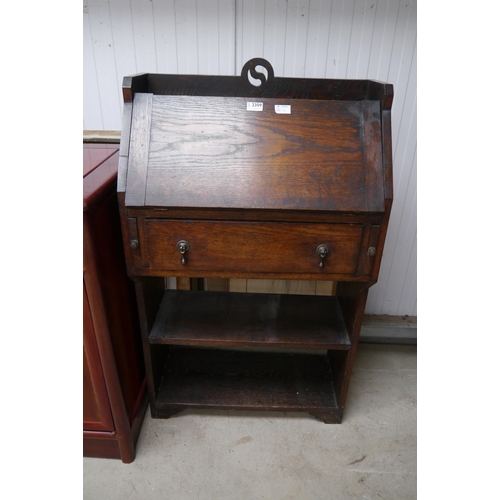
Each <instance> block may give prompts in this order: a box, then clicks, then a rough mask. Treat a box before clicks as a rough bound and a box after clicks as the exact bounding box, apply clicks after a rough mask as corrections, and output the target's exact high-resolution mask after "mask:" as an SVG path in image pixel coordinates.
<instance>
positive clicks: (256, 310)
mask: <svg viewBox="0 0 500 500" xmlns="http://www.w3.org/2000/svg"><path fill="white" fill-rule="evenodd" d="M149 342H150V343H151V344H170V345H198V346H232V347H284V348H294V347H295V348H301V349H303V348H308V349H340V350H347V349H349V348H350V345H351V344H350V342H349V336H348V334H347V331H346V327H345V324H344V321H343V319H342V313H341V310H340V306H339V303H338V300H337V298H336V297H326V296H325V297H321V296H320V297H318V296H305V295H304V296H302V295H277V294H257V293H256V294H239V293H230V292H194V291H179V290H167V291H166V292H165V295H164V297H163V300H162V302H161V305H160V308H159V311H158V314H157V316H156V320H155V322H154V324H153V327H152V329H151V333H150V335H149Z"/></svg>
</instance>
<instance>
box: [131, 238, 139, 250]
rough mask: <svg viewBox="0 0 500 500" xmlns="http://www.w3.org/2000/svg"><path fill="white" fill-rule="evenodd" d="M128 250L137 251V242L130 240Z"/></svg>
mask: <svg viewBox="0 0 500 500" xmlns="http://www.w3.org/2000/svg"><path fill="white" fill-rule="evenodd" d="M130 248H131V249H132V250H137V249H138V248H139V242H138V241H137V240H130Z"/></svg>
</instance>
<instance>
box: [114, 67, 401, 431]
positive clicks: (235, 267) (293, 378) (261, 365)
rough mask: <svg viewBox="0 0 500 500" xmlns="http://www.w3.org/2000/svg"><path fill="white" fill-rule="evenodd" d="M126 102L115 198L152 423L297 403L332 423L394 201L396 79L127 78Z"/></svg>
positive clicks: (255, 72) (338, 417) (254, 70)
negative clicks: (253, 287)
mask: <svg viewBox="0 0 500 500" xmlns="http://www.w3.org/2000/svg"><path fill="white" fill-rule="evenodd" d="M261 66H263V67H264V68H265V69H266V70H267V77H266V76H265V74H264V72H263V71H261V68H260V67H261ZM249 75H251V76H252V77H253V78H256V79H258V80H260V82H261V85H260V86H254V85H253V84H252V83H251V81H250V79H249ZM123 95H124V101H125V107H126V110H127V113H128V114H127V113H126V114H125V117H124V125H123V127H124V130H125V131H126V132H125V134H124V144H123V145H122V148H121V150H120V155H121V158H122V160H121V163H120V175H121V179H122V180H121V182H120V185H119V188H118V190H119V193H118V202H119V206H120V214H121V223H122V231H123V245H124V249H125V255H126V259H127V272H128V274H129V275H130V276H131V277H132V278H133V279H134V280H135V282H136V294H137V301H138V307H139V312H140V318H141V335H142V342H143V348H144V356H145V364H146V372H147V378H148V390H149V393H150V400H149V401H150V408H151V415H152V416H153V417H154V418H168V417H170V416H171V415H173V414H175V413H178V412H180V411H182V410H184V409H187V408H201V409H203V408H224V409H254V410H258V409H261V410H282V411H283V410H290V411H292V410H293V411H305V412H309V413H310V414H312V415H314V416H315V417H316V418H319V419H320V420H322V421H324V422H326V423H340V422H341V421H342V415H343V410H344V407H345V402H346V398H347V391H348V387H349V382H350V377H351V374H352V369H353V365H354V359H355V354H356V347H357V344H358V341H359V332H360V328H361V322H362V318H363V312H364V308H365V304H366V298H367V294H368V290H369V288H370V287H371V286H372V285H373V284H374V283H375V282H376V281H377V279H378V273H379V269H380V263H381V259H382V253H383V247H384V242H385V238H386V234H387V227H388V221H389V214H390V210H391V205H392V198H393V188H392V182H393V181H392V145H391V116H390V112H391V106H392V100H393V87H392V85H390V84H384V83H379V82H375V81H369V80H328V79H304V78H282V77H276V76H275V75H274V71H273V69H272V66H271V65H270V64H269V63H268V62H267V61H265V60H262V59H254V60H251V61H249V62H248V63H246V64H245V65H244V67H243V68H242V71H241V75H240V76H200V75H154V74H142V75H136V76H133V77H126V78H125V79H124V84H123ZM247 103H254V104H250V106H249V108H250V109H251V108H252V106H254V105H255V103H261V104H262V111H252V110H250V109H249V110H247ZM275 105H280V106H286V105H288V106H290V111H291V112H290V113H289V114H281V113H276V109H275ZM129 106H131V108H132V111H130V108H129ZM128 117H131V123H130V124H129V123H128V122H127V120H128ZM128 130H130V136H129V137H128V136H127V131H128ZM127 141H128V144H127ZM180 240H186V241H188V242H189V244H190V249H189V250H188V252H187V253H186V254H185V258H186V262H185V263H184V265H183V264H182V263H181V254H180V252H179V250H178V248H177V243H178V242H179V241H180ZM131 244H132V245H131ZM320 244H327V245H329V246H330V247H331V251H330V252H329V253H328V254H327V256H326V258H325V261H324V264H325V266H324V268H323V269H320V268H319V262H320V259H319V257H318V255H317V254H316V248H317V247H318V245H320ZM165 276H176V277H177V278H178V279H179V283H181V282H182V280H184V281H185V282H186V283H187V282H188V280H189V283H190V286H192V285H197V283H198V282H199V280H200V278H245V279H248V278H259V279H296V280H318V281H319V280H333V281H335V282H338V283H337V297H333V298H332V297H307V298H305V297H300V296H299V297H297V296H286V298H285V296H281V297H280V296H277V295H269V296H266V297H265V296H260V295H252V294H230V293H228V292H203V291H199V292H194V291H190V292H181V291H167V292H164V290H161V283H162V280H163V277H165ZM192 288H197V286H192ZM162 297H163V300H162ZM273 348H274V349H273ZM276 348H278V351H283V352H275V351H276ZM297 349H306V350H307V349H309V350H311V349H322V350H324V354H312V353H311V354H303V353H301V354H299V353H297V352H296V350H297ZM256 350H257V352H256ZM292 351H293V352H292ZM306 352H307V351H306Z"/></svg>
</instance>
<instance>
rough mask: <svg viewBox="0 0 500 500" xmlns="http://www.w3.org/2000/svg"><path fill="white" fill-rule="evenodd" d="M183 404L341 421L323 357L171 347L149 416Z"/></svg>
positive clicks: (167, 412) (164, 414) (184, 406)
mask: <svg viewBox="0 0 500 500" xmlns="http://www.w3.org/2000/svg"><path fill="white" fill-rule="evenodd" d="M188 408H205V409H208V408H214V409H215V408H217V409H237V410H277V411H303V412H308V413H311V414H313V415H315V416H317V417H318V418H319V419H320V420H323V421H325V422H327V423H340V421H341V419H342V412H341V410H340V409H339V407H338V405H337V399H336V395H335V389H334V386H333V378H332V373H331V369H330V365H329V361H328V358H327V356H326V354H325V355H318V354H297V353H294V354H288V353H281V352H280V353H275V352H273V353H270V352H248V351H228V350H219V349H199V348H184V347H171V348H170V352H169V356H168V359H167V362H166V365H165V367H164V371H163V376H162V379H161V382H160V388H159V392H158V396H157V398H156V402H155V403H154V404H153V405H152V415H153V417H157V418H167V417H169V416H171V415H173V414H175V413H177V412H179V411H182V410H185V409H188Z"/></svg>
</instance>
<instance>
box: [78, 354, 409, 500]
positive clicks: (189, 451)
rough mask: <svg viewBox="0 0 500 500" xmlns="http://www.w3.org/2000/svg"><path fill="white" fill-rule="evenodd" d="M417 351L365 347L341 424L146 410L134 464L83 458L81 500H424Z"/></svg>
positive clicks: (292, 416)
mask: <svg viewBox="0 0 500 500" xmlns="http://www.w3.org/2000/svg"><path fill="white" fill-rule="evenodd" d="M416 400H417V348H416V347H411V346H390V345H370V344H361V345H360V346H359V348H358V357H357V360H356V365H355V368H354V373H353V376H352V379H351V386H350V389H349V396H348V401H347V408H346V411H345V413H344V420H343V423H342V424H340V425H327V424H324V423H322V422H320V421H319V420H316V419H315V418H313V417H311V416H309V415H307V414H303V413H287V414H286V415H285V414H284V413H277V412H258V413H257V412H227V411H220V412H218V411H205V412H201V411H186V412H183V413H180V414H179V415H177V416H175V417H172V418H170V419H168V420H153V419H151V418H150V416H149V409H148V410H147V413H146V417H145V419H144V423H143V426H142V430H141V434H140V436H139V441H138V444H137V457H136V459H135V461H134V462H133V463H132V464H128V465H126V464H123V463H122V462H121V461H119V460H107V459H97V458H84V459H83V473H84V476H83V484H84V489H83V493H84V495H83V498H84V500H101V499H102V500H143V499H144V500H145V499H148V500H157V499H158V500H159V499H161V500H188V499H189V500H257V499H265V500H267V499H273V500H274V499H276V500H282V499H283V500H284V499H300V500H302V499H304V500H310V499H311V500H312V499H314V500H321V499H325V500H326V499H328V500H337V499H339V500H344V499H360V500H363V499H373V500H380V499H385V500H390V499H393V500H410V499H416V498H417V407H416Z"/></svg>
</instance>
